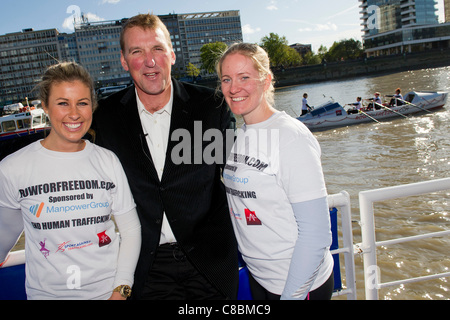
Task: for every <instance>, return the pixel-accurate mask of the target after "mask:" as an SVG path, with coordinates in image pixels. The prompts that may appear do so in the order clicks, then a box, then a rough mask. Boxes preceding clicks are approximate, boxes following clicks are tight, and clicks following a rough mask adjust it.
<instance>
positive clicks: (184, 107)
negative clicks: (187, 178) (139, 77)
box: [162, 79, 194, 180]
mask: <svg viewBox="0 0 450 320" xmlns="http://www.w3.org/2000/svg"><path fill="white" fill-rule="evenodd" d="M172 84H173V90H174V94H173V106H172V115H171V120H170V131H169V141H168V143H167V151H166V161H165V164H164V173H163V177H162V180H164V178H165V177H167V176H168V175H170V173H171V172H172V171H173V169H174V168H175V167H176V165H175V164H174V163H173V161H172V159H171V156H172V150H173V148H174V147H175V146H176V145H177V144H178V143H180V141H176V140H174V141H172V138H171V137H172V134H173V133H174V131H176V130H177V129H185V130H187V131H188V132H189V134H190V136H191V139H192V138H193V137H194V122H193V121H192V108H191V106H190V105H189V95H188V94H187V92H186V91H185V90H184V88H183V87H182V86H181V85H180V83H179V82H178V81H176V80H174V79H172Z"/></svg>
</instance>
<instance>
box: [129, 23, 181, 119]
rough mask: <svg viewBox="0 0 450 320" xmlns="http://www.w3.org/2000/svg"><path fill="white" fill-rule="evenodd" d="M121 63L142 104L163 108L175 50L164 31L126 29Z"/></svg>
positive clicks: (166, 100)
mask: <svg viewBox="0 0 450 320" xmlns="http://www.w3.org/2000/svg"><path fill="white" fill-rule="evenodd" d="M121 63H122V66H123V68H124V69H125V70H126V71H129V72H130V75H131V77H132V78H133V80H134V83H135V85H136V89H137V92H138V95H139V98H140V99H141V101H142V102H143V103H144V105H146V107H148V106H149V105H150V104H151V105H152V108H154V109H155V110H154V111H157V110H158V109H161V108H162V107H164V105H165V104H166V103H167V102H168V101H169V99H170V84H171V80H170V76H171V69H172V65H174V64H175V53H174V52H173V50H172V49H171V48H170V46H169V44H168V43H167V39H166V36H165V35H164V32H163V31H162V30H161V29H160V28H156V29H144V28H141V27H133V28H130V29H128V30H126V31H125V36H124V48H123V51H122V53H121ZM146 101H147V102H149V103H146ZM161 104H162V105H161ZM149 111H151V110H149Z"/></svg>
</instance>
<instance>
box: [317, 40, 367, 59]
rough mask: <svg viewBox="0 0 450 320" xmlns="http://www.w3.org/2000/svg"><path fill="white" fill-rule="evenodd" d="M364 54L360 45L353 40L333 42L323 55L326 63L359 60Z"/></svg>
mask: <svg viewBox="0 0 450 320" xmlns="http://www.w3.org/2000/svg"><path fill="white" fill-rule="evenodd" d="M363 53H364V50H363V49H362V44H361V42H360V41H357V40H355V39H344V40H341V41H339V42H336V41H335V42H334V43H333V45H332V46H331V48H330V50H328V52H327V53H326V55H325V58H326V59H327V60H328V61H342V60H353V59H358V58H360V57H361V56H362V55H363Z"/></svg>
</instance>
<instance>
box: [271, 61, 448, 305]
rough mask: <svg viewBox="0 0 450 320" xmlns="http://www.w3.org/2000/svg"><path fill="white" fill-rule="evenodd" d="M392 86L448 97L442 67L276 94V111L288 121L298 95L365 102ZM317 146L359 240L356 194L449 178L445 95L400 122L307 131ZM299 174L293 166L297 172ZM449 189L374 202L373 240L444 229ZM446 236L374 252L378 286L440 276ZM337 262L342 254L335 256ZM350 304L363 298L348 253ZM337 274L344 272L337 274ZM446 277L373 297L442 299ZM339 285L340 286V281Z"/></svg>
mask: <svg viewBox="0 0 450 320" xmlns="http://www.w3.org/2000/svg"><path fill="white" fill-rule="evenodd" d="M397 87H400V88H401V89H402V93H403V94H406V93H408V92H409V91H412V90H416V91H420V90H422V91H441V90H442V91H448V92H450V67H445V68H437V69H423V70H417V71H408V72H401V73H397V74H390V75H383V76H370V77H364V78H354V79H346V80H342V81H329V82H322V83H317V84H309V85H299V86H293V87H289V88H283V89H279V90H277V92H276V100H275V101H276V107H277V109H279V110H285V111H286V112H287V113H288V114H290V115H292V116H296V115H297V114H299V113H300V109H301V99H302V96H303V93H308V104H309V105H311V106H314V105H315V106H318V105H319V104H321V103H323V102H326V101H328V100H329V99H331V98H333V99H334V100H335V101H337V102H339V103H340V104H341V105H344V104H346V103H351V102H354V101H356V97H357V96H361V97H362V98H363V99H364V98H370V97H372V96H373V94H374V93H375V92H376V91H378V92H380V93H381V95H392V94H394V91H395V89H396V88H397ZM314 135H315V136H316V137H317V139H318V141H319V143H320V145H321V148H322V163H323V169H324V174H325V179H326V183H327V188H328V193H329V194H334V193H339V192H340V191H342V190H346V191H347V192H348V193H349V194H350V197H351V206H352V220H353V221H354V223H353V235H354V243H359V242H361V231H360V226H359V224H358V222H359V202H358V201H359V199H358V193H359V192H360V191H364V190H370V189H377V188H384V187H390V186H394V185H399V184H409V183H416V182H421V181H428V180H434V179H440V178H447V177H449V176H450V175H449V172H450V98H449V99H448V101H447V104H446V106H445V108H444V109H442V111H438V112H435V113H432V114H422V115H420V116H415V117H410V118H409V119H404V118H402V117H397V118H393V119H391V120H389V121H386V122H382V123H381V124H378V123H375V122H373V123H366V124H362V125H357V126H350V127H344V128H339V129H332V130H328V131H321V132H314ZM299 169H300V168H299ZM449 195H450V191H448V190H447V192H439V193H436V194H432V195H425V196H421V197H413V198H404V199H397V200H391V201H387V202H380V203H376V204H375V205H374V209H375V224H376V228H377V229H376V239H377V240H389V239H392V238H393V237H397V236H411V235H415V234H420V233H428V232H436V231H443V230H448V229H450V205H449V203H450V197H449ZM449 249H450V237H448V236H447V237H445V238H436V239H428V240H423V242H420V241H414V242H409V243H405V244H401V245H400V244H398V245H392V246H390V247H381V248H379V253H378V255H377V260H378V263H379V266H380V273H381V281H382V282H388V281H395V280H400V279H405V278H410V277H417V276H421V275H427V274H434V273H442V272H448V271H449V268H450V256H449ZM341 261H342V264H343V256H341ZM355 262H356V276H357V289H358V299H364V298H365V293H364V276H363V269H362V257H359V256H356V257H355ZM343 275H344V273H343ZM449 281H450V278H441V279H436V280H430V281H426V282H418V283H414V284H407V285H401V286H400V285H399V286H396V287H388V288H384V289H382V290H380V295H379V297H380V299H430V300H443V299H450V291H449V290H450V283H449ZM344 283H345V282H344Z"/></svg>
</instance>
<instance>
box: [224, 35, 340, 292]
mask: <svg viewBox="0 0 450 320" xmlns="http://www.w3.org/2000/svg"><path fill="white" fill-rule="evenodd" d="M217 72H218V75H219V79H220V82H221V90H222V92H223V94H224V96H225V99H226V101H227V103H228V105H229V106H230V109H231V111H232V112H233V113H234V114H236V115H241V116H242V118H243V120H244V122H245V123H244V125H243V127H242V129H241V130H240V131H239V132H238V136H237V139H236V142H235V144H234V146H233V149H232V151H231V153H230V156H229V158H228V160H227V163H226V166H225V170H224V182H225V185H226V190H227V197H228V203H229V206H230V213H231V219H232V222H233V227H234V230H235V234H236V238H237V241H238V245H239V250H240V252H241V254H242V257H243V259H244V261H245V263H246V264H247V266H248V269H249V271H250V275H251V277H250V287H251V292H252V295H253V298H254V299H256V300H261V299H262V300H264V299H289V300H291V299H293V300H294V299H300V300H303V299H330V298H331V294H332V290H333V259H332V256H331V253H330V250H329V246H330V245H331V231H330V218H329V211H328V204H327V191H326V187H325V182H324V176H323V172H322V166H321V161H320V155H321V150H320V146H319V144H318V142H317V140H316V139H315V138H314V136H313V135H312V134H311V132H310V131H309V130H308V129H307V128H306V127H305V126H304V125H303V124H302V123H301V122H300V121H298V120H296V119H294V118H292V117H290V116H289V115H287V114H286V113H285V112H280V111H278V110H276V109H275V108H274V78H273V73H272V72H271V70H270V61H269V57H268V55H267V53H266V52H265V51H264V50H263V49H262V48H261V47H259V46H257V45H254V44H248V43H239V44H235V45H233V46H231V47H230V48H229V49H228V50H227V51H226V52H225V53H224V55H223V56H222V58H221V59H220V61H219V62H218V65H217Z"/></svg>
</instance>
